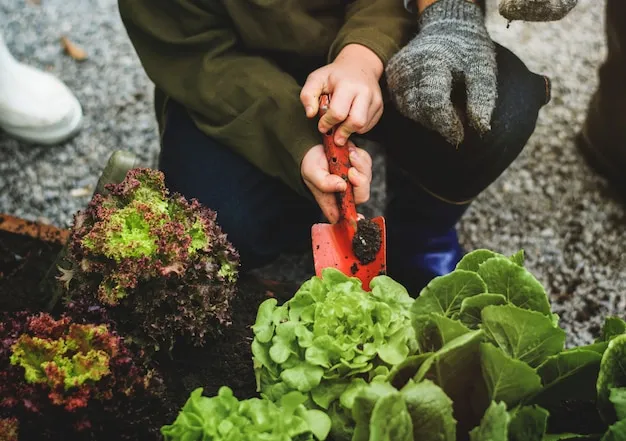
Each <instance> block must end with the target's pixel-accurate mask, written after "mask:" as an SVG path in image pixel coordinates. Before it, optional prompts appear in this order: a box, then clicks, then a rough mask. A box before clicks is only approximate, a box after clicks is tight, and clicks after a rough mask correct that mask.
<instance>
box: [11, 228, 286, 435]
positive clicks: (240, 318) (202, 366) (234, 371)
mask: <svg viewBox="0 0 626 441" xmlns="http://www.w3.org/2000/svg"><path fill="white" fill-rule="evenodd" d="M61 249H62V246H61V245H60V244H58V243H50V242H47V241H44V240H41V239H38V238H34V237H30V236H27V235H21V234H16V233H12V232H7V231H3V230H0V310H4V311H16V310H29V311H33V312H36V311H41V310H44V309H45V305H46V301H47V299H45V300H46V301H42V297H41V296H42V289H41V288H40V281H41V280H42V279H43V278H44V277H45V276H46V272H47V271H48V270H49V269H50V267H51V266H52V265H53V264H54V261H55V259H56V258H57V255H58V253H59V252H60V251H61ZM297 288H298V286H297V285H295V284H283V283H276V282H271V281H267V280H262V279H259V278H257V277H254V276H248V275H241V276H240V279H239V283H238V294H237V296H236V297H235V300H234V302H233V304H232V325H231V326H229V327H228V328H226V329H224V330H223V332H222V335H221V336H219V337H217V338H216V339H215V340H210V341H208V342H207V343H206V344H205V346H204V347H201V348H198V347H191V346H185V345H183V344H182V343H179V344H178V345H177V346H176V347H175V348H174V351H173V353H172V356H171V357H170V356H168V355H167V354H165V353H164V354H162V355H159V356H158V357H156V359H155V363H156V364H157V365H158V369H159V371H160V372H161V374H162V376H163V378H164V380H165V382H166V386H167V395H168V401H169V402H168V403H167V404H166V407H167V408H168V413H169V416H168V418H167V421H159V422H158V423H159V424H169V423H171V422H172V421H173V419H174V418H175V417H176V414H177V413H178V411H179V410H180V408H181V407H182V406H183V405H184V403H185V401H186V400H187V398H188V397H189V394H190V393H191V391H193V390H194V389H195V388H197V387H202V388H203V389H204V392H203V393H204V395H207V396H213V395H216V394H217V392H218V389H219V388H220V387H221V386H224V385H226V386H229V387H230V388H232V389H233V392H234V393H235V394H236V396H237V397H238V398H240V399H245V398H249V397H253V396H258V395H257V393H256V383H255V375H254V371H253V367H252V352H251V348H250V345H251V343H252V339H253V333H252V330H251V326H252V325H253V324H254V322H255V319H256V314H257V310H258V306H259V304H260V303H261V302H262V301H264V300H266V299H267V298H268V297H276V298H278V299H279V301H280V302H283V301H285V300H287V299H288V298H289V297H291V296H292V295H293V293H295V290H297ZM164 404H165V403H164ZM20 441H31V440H22V439H20ZM33 441H34V440H33Z"/></svg>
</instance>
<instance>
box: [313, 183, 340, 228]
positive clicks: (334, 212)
mask: <svg viewBox="0 0 626 441" xmlns="http://www.w3.org/2000/svg"><path fill="white" fill-rule="evenodd" d="M312 193H313V197H314V198H315V201H316V202H317V205H319V207H320V209H321V210H322V214H323V215H324V217H325V218H326V219H328V222H330V223H331V224H334V223H336V222H337V221H338V220H339V207H338V206H337V198H336V196H335V195H334V194H332V193H322V192H319V191H312Z"/></svg>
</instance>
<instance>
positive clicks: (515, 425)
mask: <svg viewBox="0 0 626 441" xmlns="http://www.w3.org/2000/svg"><path fill="white" fill-rule="evenodd" d="M548 416H550V414H549V412H548V411H547V410H546V409H543V408H541V407H539V406H523V407H521V408H519V409H517V410H516V411H515V412H512V415H511V422H510V424H509V440H508V441H542V439H543V436H544V435H545V433H546V427H547V425H548Z"/></svg>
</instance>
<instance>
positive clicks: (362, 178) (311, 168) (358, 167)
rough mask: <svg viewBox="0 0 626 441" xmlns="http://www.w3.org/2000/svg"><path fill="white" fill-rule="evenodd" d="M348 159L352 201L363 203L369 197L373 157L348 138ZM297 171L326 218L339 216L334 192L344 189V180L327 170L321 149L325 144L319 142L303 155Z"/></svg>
mask: <svg viewBox="0 0 626 441" xmlns="http://www.w3.org/2000/svg"><path fill="white" fill-rule="evenodd" d="M348 148H349V149H350V162H351V164H352V167H351V168H350V170H349V171H348V179H349V180H350V182H351V183H352V185H353V189H354V203H355V204H357V205H358V204H362V203H364V202H367V201H368V199H369V197H370V183H371V182H372V158H371V157H370V155H369V153H367V152H366V151H365V150H363V149H360V148H358V147H356V146H355V145H354V144H353V143H352V142H351V141H349V142H348ZM300 173H301V175H302V179H303V180H304V183H305V184H306V185H307V187H309V190H311V193H312V194H313V197H315V200H316V201H317V203H318V205H319V206H320V208H321V209H322V213H324V216H326V218H327V219H328V221H329V222H331V223H335V222H337V221H338V220H339V207H338V206H337V199H336V197H335V194H334V193H336V192H338V191H345V190H346V183H345V182H344V180H343V179H341V178H340V177H339V176H337V175H333V174H331V173H330V172H329V171H328V160H327V159H326V154H325V153H324V146H323V145H322V144H318V145H316V146H314V147H313V148H311V150H309V151H308V152H307V154H306V155H304V158H303V159H302V164H301V166H300Z"/></svg>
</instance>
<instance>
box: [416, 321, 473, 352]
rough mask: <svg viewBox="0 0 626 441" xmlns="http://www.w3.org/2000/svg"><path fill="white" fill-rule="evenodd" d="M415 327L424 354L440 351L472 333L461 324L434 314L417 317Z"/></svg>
mask: <svg viewBox="0 0 626 441" xmlns="http://www.w3.org/2000/svg"><path fill="white" fill-rule="evenodd" d="M413 327H414V329H415V335H416V336H417V343H418V346H419V350H420V352H422V353H425V352H435V351H438V350H439V349H441V348H442V347H443V346H444V345H446V344H447V343H449V342H450V341H452V340H454V339H455V338H457V337H459V336H460V335H463V334H466V333H468V332H470V329H469V328H467V327H465V326H464V325H463V324H462V323H461V322H459V321H457V320H452V319H450V318H447V317H444V316H442V315H439V314H437V313H434V312H431V313H430V314H428V315H419V316H416V317H415V318H414V320H413Z"/></svg>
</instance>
